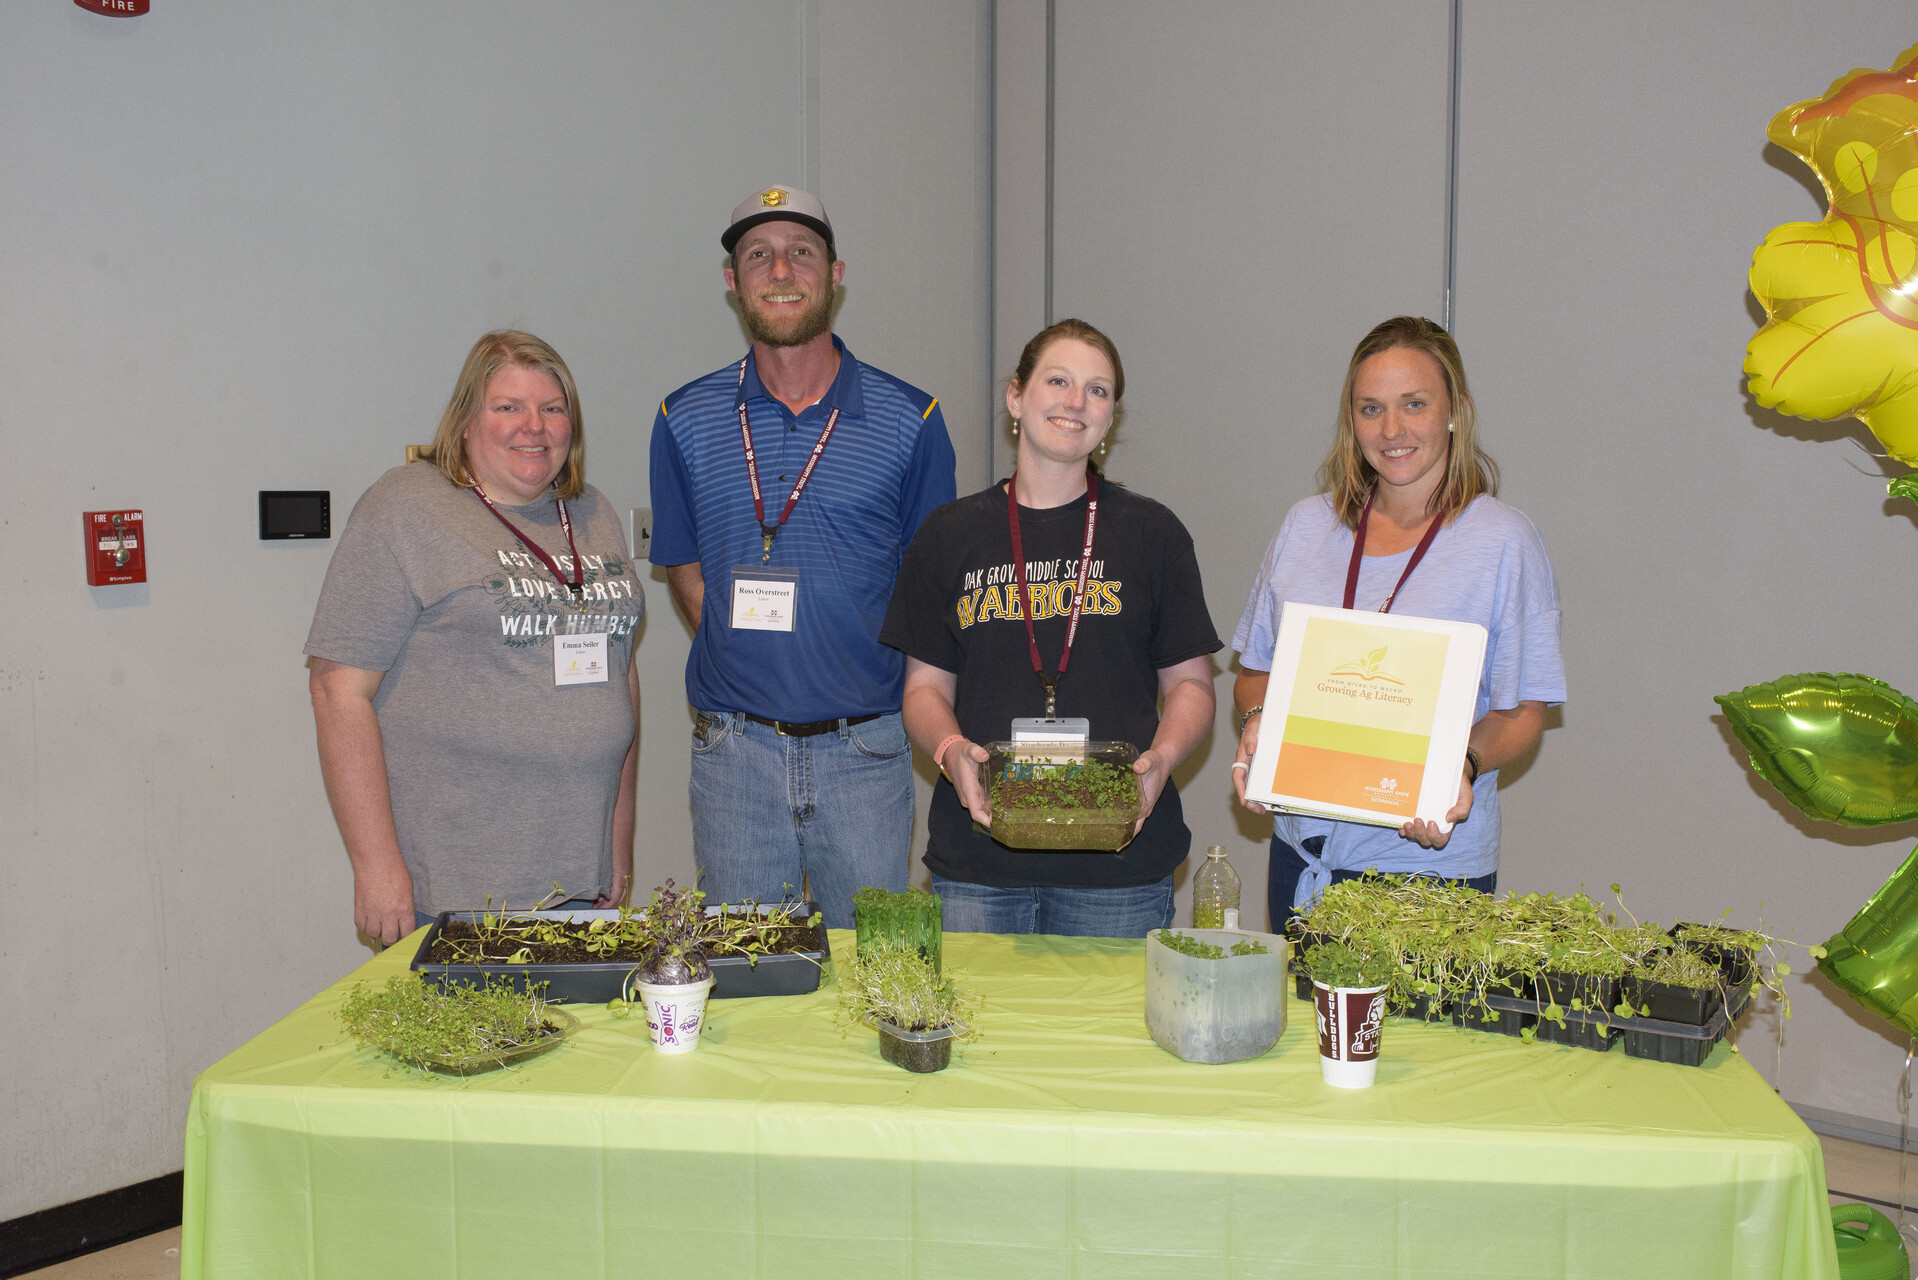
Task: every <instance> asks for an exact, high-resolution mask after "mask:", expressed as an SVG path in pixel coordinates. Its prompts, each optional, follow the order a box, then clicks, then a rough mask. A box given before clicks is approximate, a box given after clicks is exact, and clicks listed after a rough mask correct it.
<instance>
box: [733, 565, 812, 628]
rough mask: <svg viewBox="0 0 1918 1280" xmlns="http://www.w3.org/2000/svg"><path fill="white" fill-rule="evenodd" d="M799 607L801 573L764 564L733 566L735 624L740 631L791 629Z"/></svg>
mask: <svg viewBox="0 0 1918 1280" xmlns="http://www.w3.org/2000/svg"><path fill="white" fill-rule="evenodd" d="M798 610H799V573H798V571H797V570H794V569H769V568H767V567H766V566H765V565H763V564H759V565H738V566H735V567H734V569H733V615H732V619H733V627H734V628H735V629H736V630H739V631H791V630H792V629H793V617H794V615H795V614H796V613H797V612H798Z"/></svg>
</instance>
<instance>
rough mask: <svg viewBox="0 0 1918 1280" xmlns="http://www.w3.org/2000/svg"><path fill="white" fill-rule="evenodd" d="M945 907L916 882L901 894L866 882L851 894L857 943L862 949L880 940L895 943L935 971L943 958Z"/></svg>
mask: <svg viewBox="0 0 1918 1280" xmlns="http://www.w3.org/2000/svg"><path fill="white" fill-rule="evenodd" d="M944 906H945V904H944V903H942V902H941V901H940V900H939V895H937V894H934V893H928V892H926V891H925V890H924V889H921V888H919V887H918V886H917V885H914V886H912V887H910V888H908V889H906V890H905V891H904V892H903V893H893V892H891V891H890V890H887V889H881V888H880V887H879V886H877V885H871V884H869V885H866V886H865V887H864V888H862V889H859V890H858V891H857V892H855V893H854V894H853V895H852V910H853V922H854V924H855V925H856V926H857V929H858V931H857V933H856V934H855V937H856V939H857V945H858V946H860V947H862V948H864V947H867V946H870V945H871V944H872V943H873V942H875V941H878V940H881V939H884V940H888V941H892V942H897V943H899V944H900V945H901V946H906V947H911V948H912V949H913V950H915V951H917V952H918V953H919V954H920V955H922V956H924V957H925V958H926V959H928V960H930V961H931V962H932V967H933V969H934V970H937V969H938V968H939V967H940V964H941V960H942V956H941V952H942V950H943V948H942V945H941V944H942V942H943V940H944V931H943V917H944Z"/></svg>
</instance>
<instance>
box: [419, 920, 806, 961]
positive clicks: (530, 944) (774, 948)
mask: <svg viewBox="0 0 1918 1280" xmlns="http://www.w3.org/2000/svg"><path fill="white" fill-rule="evenodd" d="M559 927H560V929H561V930H562V931H563V934H562V938H561V940H560V941H558V942H550V943H549V942H536V941H522V940H520V939H512V940H505V941H496V942H493V943H491V944H489V945H488V946H487V947H486V948H485V955H484V958H483V962H487V963H494V964H499V963H504V962H505V960H506V958H507V957H508V956H510V955H513V954H515V953H517V952H518V951H519V950H520V949H521V948H522V947H524V948H525V949H526V950H527V951H528V952H529V953H530V954H531V956H532V961H533V963H534V964H618V963H627V964H636V963H638V961H639V959H640V949H641V947H640V944H639V943H637V942H631V941H626V942H621V943H620V945H619V947H618V948H617V949H615V950H614V951H612V952H610V953H602V952H597V951H588V950H587V949H586V943H585V938H586V937H587V936H588V935H587V933H586V926H585V925H583V924H574V925H569V924H566V923H564V922H560V925H559ZM769 933H770V936H767V937H765V938H764V941H765V942H766V954H767V955H775V956H779V955H794V954H797V953H799V952H802V951H823V950H825V948H826V931H825V927H824V925H823V924H812V923H808V924H802V925H797V926H794V927H791V928H786V929H774V930H771V931H769ZM479 937H480V931H479V929H478V928H477V927H476V926H475V925H474V924H473V923H472V922H471V921H469V920H461V919H458V918H454V919H452V920H448V921H447V922H446V928H444V929H442V930H441V931H440V935H439V937H438V938H437V939H435V940H434V942H433V947H432V949H431V950H430V951H428V952H427V954H426V962H427V963H428V964H472V963H474V961H475V957H474V955H473V954H472V949H473V948H474V947H475V946H478V945H479ZM456 946H457V947H458V948H459V950H455V947H456ZM720 954H721V955H731V954H734V953H732V952H721V953H720Z"/></svg>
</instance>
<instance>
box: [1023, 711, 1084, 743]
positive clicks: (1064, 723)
mask: <svg viewBox="0 0 1918 1280" xmlns="http://www.w3.org/2000/svg"><path fill="white" fill-rule="evenodd" d="M1091 734H1092V722H1091V721H1090V720H1087V719H1086V718H1085V717H1084V716H1050V717H1048V716H1020V717H1019V718H1018V719H1016V720H1014V721H1013V722H1012V740H1013V741H1014V742H1035V743H1036V742H1049V743H1060V744H1064V745H1076V746H1078V747H1079V748H1080V749H1081V750H1084V748H1085V745H1086V739H1087V738H1088V737H1090V736H1091Z"/></svg>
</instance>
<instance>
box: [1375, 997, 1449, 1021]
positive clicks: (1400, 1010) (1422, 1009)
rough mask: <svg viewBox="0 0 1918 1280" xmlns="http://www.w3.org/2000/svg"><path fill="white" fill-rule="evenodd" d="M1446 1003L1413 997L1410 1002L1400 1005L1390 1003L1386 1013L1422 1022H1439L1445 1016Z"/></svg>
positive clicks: (1402, 1002) (1429, 998) (1430, 998)
mask: <svg viewBox="0 0 1918 1280" xmlns="http://www.w3.org/2000/svg"><path fill="white" fill-rule="evenodd" d="M1446 1008H1447V1005H1446V1003H1445V1002H1444V1001H1443V1000H1434V999H1433V998H1432V997H1431V996H1413V997H1412V998H1411V999H1410V1000H1405V1001H1401V1002H1398V1003H1391V1002H1388V1003H1387V1005H1386V1012H1387V1013H1390V1014H1393V1015H1394V1016H1396V1017H1400V1018H1417V1019H1418V1020H1419V1021H1420V1022H1437V1021H1438V1020H1439V1019H1440V1018H1443V1017H1444V1016H1445V1010H1446Z"/></svg>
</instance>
